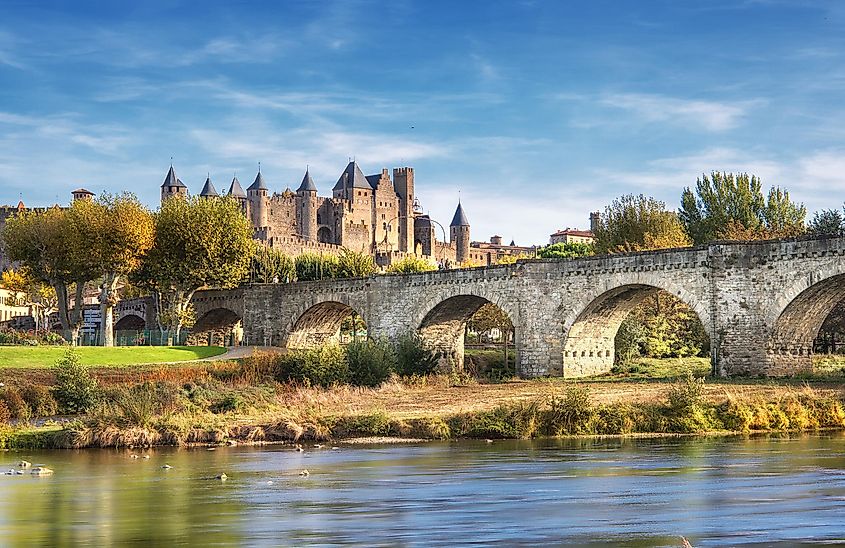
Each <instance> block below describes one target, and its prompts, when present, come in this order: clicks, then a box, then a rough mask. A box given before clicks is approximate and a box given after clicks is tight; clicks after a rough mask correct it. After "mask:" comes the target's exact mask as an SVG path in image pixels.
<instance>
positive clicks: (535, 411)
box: [448, 401, 540, 439]
mask: <svg viewBox="0 0 845 548" xmlns="http://www.w3.org/2000/svg"><path fill="white" fill-rule="evenodd" d="M539 409H540V404H539V402H537V401H529V402H519V403H510V404H505V405H500V406H499V407H496V408H495V409H492V410H490V411H481V412H478V413H463V414H460V415H455V416H453V417H450V418H449V420H448V425H449V430H450V432H451V433H453V434H454V435H455V436H457V437H468V438H504V439H508V438H513V439H526V438H530V437H532V436H534V434H536V433H537V426H538V422H539V421H538V418H539Z"/></svg>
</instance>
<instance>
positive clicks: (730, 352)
mask: <svg viewBox="0 0 845 548" xmlns="http://www.w3.org/2000/svg"><path fill="white" fill-rule="evenodd" d="M660 290H665V291H668V292H669V293H671V294H673V295H675V296H677V297H678V298H680V299H681V300H682V301H684V302H685V303H686V304H688V305H689V306H690V307H691V308H692V309H693V310H694V311H695V312H696V313H697V314H698V316H699V318H700V319H701V321H702V323H703V325H704V327H705V329H706V331H707V333H708V335H709V336H710V341H711V358H712V361H713V365H714V369H715V371H717V372H718V373H720V374H722V375H730V374H740V373H746V374H747V373H750V374H766V375H783V374H793V373H796V372H800V371H805V370H810V369H811V368H812V359H811V358H812V347H813V340H814V338H815V337H816V334H817V332H818V330H819V327H820V326H821V324H822V322H823V321H824V319H825V317H826V316H827V315H828V313H829V312H830V311H831V309H832V308H833V307H834V305H836V303H837V302H839V301H840V300H842V299H843V298H845V238H823V239H799V240H784V241H765V242H750V243H725V242H719V243H714V244H711V245H708V246H704V247H698V248H687V249H675V250H661V251H653V252H644V253H632V254H625V255H613V256H601V257H591V258H584V259H574V260H536V261H525V262H521V263H518V264H514V265H507V266H494V267H486V268H474V269H468V270H449V271H438V272H429V273H424V274H411V275H398V276H374V277H369V278H360V279H348V280H330V281H320V282H298V283H293V284H258V285H252V286H248V287H245V288H242V289H238V290H234V291H233V292H225V291H217V292H201V293H198V294H197V299H203V298H204V297H206V296H208V297H211V296H216V297H217V298H219V299H220V303H223V302H224V301H225V302H227V303H234V304H227V305H226V306H229V307H232V308H238V306H240V307H242V308H239V309H238V310H232V312H234V313H235V314H237V315H239V316H241V317H242V318H243V328H244V338H245V342H246V344H258V345H273V346H285V347H289V348H303V347H309V346H315V345H319V344H322V343H323V342H325V341H327V340H329V339H332V338H334V337H337V335H338V332H339V328H340V323H341V322H342V320H343V319H344V318H345V317H347V316H348V315H349V313H350V312H351V311H353V310H354V311H355V312H357V313H358V314H360V315H361V316H362V317H363V319H364V320H365V322H366V324H367V326H368V334H369V335H370V336H372V337H385V338H387V339H395V338H397V337H400V336H402V335H403V334H406V333H409V332H414V331H416V332H419V333H420V335H421V336H422V337H423V338H424V340H425V341H426V342H427V344H429V345H430V346H431V347H433V348H436V349H438V350H440V351H442V352H443V353H444V356H445V357H446V360H447V361H449V362H450V363H451V364H452V365H457V366H460V365H462V364H463V342H464V341H463V338H464V327H465V324H466V321H467V319H468V318H469V317H470V316H471V315H472V314H473V313H474V312H475V311H477V310H478V309H479V308H480V307H481V306H482V305H483V304H484V303H487V302H492V303H495V304H496V305H498V306H499V307H500V308H501V309H502V310H503V311H504V312H506V313H507V314H508V315H509V316H510V318H511V321H512V322H513V324H514V326H515V339H516V348H517V356H518V358H517V363H518V370H519V372H520V373H521V374H522V375H524V376H529V377H530V376H538V375H547V374H549V375H563V376H566V377H578V376H584V375H592V374H596V373H599V372H604V371H607V370H609V369H610V368H611V367H612V365H613V359H614V337H615V335H616V331H617V330H618V328H619V325H620V323H621V322H622V320H623V319H624V318H625V316H626V315H627V314H628V313H629V312H630V311H631V309H632V308H633V307H634V306H635V305H636V304H637V303H639V302H640V301H641V300H642V299H644V298H645V297H646V296H648V295H651V294H653V293H654V292H657V291H660ZM198 302H199V301H198ZM206 302H213V300H212V301H206ZM198 317H199V314H198Z"/></svg>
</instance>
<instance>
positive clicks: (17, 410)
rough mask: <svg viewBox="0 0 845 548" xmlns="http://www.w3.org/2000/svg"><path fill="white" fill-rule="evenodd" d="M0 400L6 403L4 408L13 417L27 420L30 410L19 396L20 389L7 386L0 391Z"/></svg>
mask: <svg viewBox="0 0 845 548" xmlns="http://www.w3.org/2000/svg"><path fill="white" fill-rule="evenodd" d="M0 400H2V401H4V402H5V403H6V408H7V409H8V410H9V414H10V416H11V417H12V418H13V419H20V420H29V418H30V416H31V411H30V409H29V406H28V405H27V404H26V401H24V399H23V396H21V392H20V390H18V389H17V388H16V387H14V386H8V387H6V388H4V389H3V391H2V392H0Z"/></svg>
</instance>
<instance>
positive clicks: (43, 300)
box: [0, 266, 59, 332]
mask: <svg viewBox="0 0 845 548" xmlns="http://www.w3.org/2000/svg"><path fill="white" fill-rule="evenodd" d="M0 285H2V286H3V287H4V288H6V289H8V290H9V291H12V292H13V294H12V295H10V296H9V297H8V298H7V300H6V304H7V305H9V306H26V307H29V309H30V310H31V315H32V319H33V321H34V322H35V331H36V332H39V331H48V330H49V329H50V322H49V319H50V314H53V313H54V312H58V310H59V301H58V297H56V290H55V289H54V288H53V287H52V286H50V285H47V284H46V283H44V282H43V281H41V280H39V279H37V278H36V277H35V276H33V274H32V271H31V270H30V269H29V268H27V267H25V266H23V267H21V268H18V269H17V270H13V269H9V270H6V271H4V272H3V273H2V275H0Z"/></svg>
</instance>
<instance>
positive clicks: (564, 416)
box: [544, 384, 596, 436]
mask: <svg viewBox="0 0 845 548" xmlns="http://www.w3.org/2000/svg"><path fill="white" fill-rule="evenodd" d="M595 414H596V411H595V409H593V404H592V402H591V401H590V390H589V388H587V387H586V386H583V385H578V384H573V385H570V386H568V387H567V388H566V392H564V394H563V397H561V396H559V395H556V394H552V396H551V397H550V398H549V409H548V411H547V412H546V417H545V420H544V425H545V428H546V430H547V432H548V433H549V434H551V435H554V436H560V435H562V434H584V433H589V432H590V423H591V421H592V420H593V418H594V417H595Z"/></svg>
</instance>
